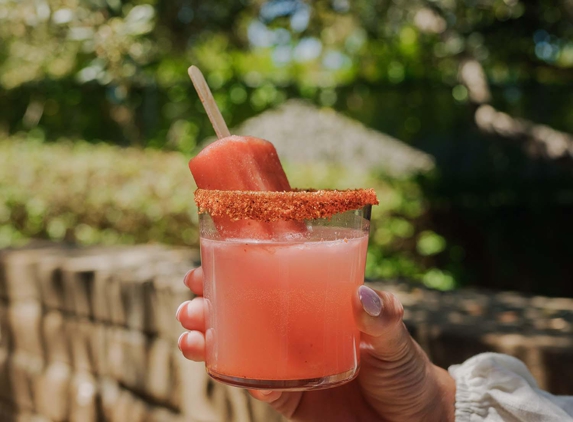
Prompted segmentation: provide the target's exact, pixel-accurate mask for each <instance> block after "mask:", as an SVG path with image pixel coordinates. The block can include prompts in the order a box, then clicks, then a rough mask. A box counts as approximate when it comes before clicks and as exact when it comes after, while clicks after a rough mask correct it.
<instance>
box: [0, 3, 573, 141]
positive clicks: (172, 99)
mask: <svg viewBox="0 0 573 422" xmlns="http://www.w3.org/2000/svg"><path fill="white" fill-rule="evenodd" d="M572 13H573V12H572V10H571V5H570V4H569V3H568V2H557V3H555V2H549V1H536V2H523V1H519V0H482V1H480V2H476V1H474V0H464V1H459V2H453V1H449V0H436V1H432V2H426V1H424V0H412V1H402V0H400V1H398V0H396V1H388V0H356V1H352V2H351V1H348V0H317V1H314V2H312V3H306V2H303V1H301V0H270V1H262V0H251V1H247V0H242V1H238V0H236V1H233V0H220V1H216V2H213V1H205V0H198V1H193V2H191V1H189V0H173V1H170V2H168V3H166V2H159V1H157V0H89V1H88V0H5V1H2V2H0V108H2V110H5V111H6V112H4V113H2V115H1V116H0V132H1V131H4V132H8V133H15V132H17V131H19V130H22V129H24V130H29V129H32V128H37V129H38V130H39V131H41V132H42V133H43V134H44V136H45V137H46V138H47V139H57V138H59V137H61V136H68V137H71V138H79V139H85V140H88V141H90V142H91V141H95V140H104V141H111V142H114V143H119V144H122V145H147V146H153V147H166V148H169V149H176V150H181V151H185V152H188V151H189V150H190V149H191V148H193V146H194V145H195V144H196V143H197V140H201V139H202V138H203V137H204V136H206V135H208V134H211V131H210V129H209V125H208V123H207V120H206V116H205V114H204V113H203V111H202V109H201V105H200V102H199V100H198V99H197V96H196V95H195V93H194V92H193V91H192V87H191V84H190V83H189V79H188V77H187V73H186V69H187V67H188V66H189V65H190V64H191V63H193V64H196V65H198V66H200V68H201V69H202V70H203V71H204V73H205V74H206V76H207V80H208V82H209V84H210V85H211V87H212V88H213V90H214V91H215V93H216V98H217V101H218V103H219V105H220V107H221V109H222V111H223V114H224V116H225V118H226V119H227V120H228V122H229V123H230V125H231V126H233V125H235V124H236V123H238V122H241V121H243V120H244V119H245V118H247V117H249V116H252V115H253V114H256V113H258V112H260V111H261V110H264V109H266V108H268V107H271V106H273V105H275V104H278V103H280V102H282V101H283V100H284V99H285V98H289V97H304V98H308V99H310V100H312V101H313V102H315V103H317V104H321V105H324V106H333V107H335V108H337V109H338V110H341V111H343V112H346V113H348V114H350V115H352V116H354V117H357V118H359V119H360V120H361V121H363V122H365V123H367V124H368V125H370V126H375V127H381V128H384V129H385V131H390V132H391V134H393V135H396V136H399V137H400V139H404V140H406V141H411V140H414V141H416V142H418V141H417V140H416V138H417V137H419V136H420V135H422V134H424V133H428V132H429V133H436V130H435V129H434V125H435V124H437V125H440V122H441V121H442V122H443V123H446V122H448V121H450V120H451V119H450V116H452V115H455V114H456V113H458V114H459V111H456V110H455V107H456V106H457V107H464V105H465V104H467V101H468V99H467V97H468V93H467V90H466V89H465V88H464V87H463V86H462V85H459V81H458V78H457V71H458V65H459V63H460V62H461V61H463V60H465V59H467V58H475V59H477V60H479V61H480V62H482V64H483V66H484V67H485V70H486V72H487V75H488V78H489V80H490V81H491V83H492V84H493V86H494V87H502V88H503V89H502V90H501V92H500V94H501V95H499V96H498V97H497V99H496V101H497V102H499V103H500V104H498V105H499V106H502V109H506V110H507V111H509V112H511V113H513V114H514V115H517V116H523V117H530V118H531V117H533V118H535V117H537V115H536V112H537V111H538V110H536V109H535V107H533V108H531V107H527V104H526V103H525V102H524V101H522V100H521V99H522V97H523V95H524V92H525V91H524V90H527V89H529V88H528V86H531V85H537V84H555V85H563V84H567V83H570V82H571V80H572V73H571V72H570V69H571V68H572V67H573V25H572V24H571V20H570V18H571V15H572ZM412 85H413V86H416V87H418V89H412ZM396 86H399V87H400V90H399V92H400V95H399V96H400V97H402V98H403V99H404V100H406V102H407V104H406V108H403V109H399V110H400V111H399V113H400V118H399V119H398V120H396V119H389V118H387V117H385V116H384V115H383V114H381V113H380V111H379V108H377V107H376V106H379V105H380V103H381V102H382V103H385V104H387V105H394V104H395V102H396V101H395V100H393V99H392V94H391V93H392V91H393V90H394V91H395V89H394V87H396ZM408 86H409V87H410V88H408ZM432 87H433V91H432V90H430V91H429V92H428V94H429V96H426V95H424V91H427V90H428V88H432ZM437 87H439V89H436V88H437ZM420 89H422V90H421V91H420ZM404 90H406V92H407V91H408V90H410V91H411V93H406V92H405V91H404ZM387 93H388V94H389V95H387ZM436 93H437V94H436ZM436 95H437V96H438V97H440V96H444V95H445V98H443V99H440V98H436ZM380 99H382V101H381V100H380ZM391 100H392V101H391ZM444 107H445V108H444ZM432 109H438V110H442V113H441V116H437V117H434V118H433V120H432V121H424V115H426V114H427V113H428V112H429V111H430V110H432ZM544 117H545V118H546V119H547V121H546V123H548V124H551V125H553V126H555V127H557V128H559V127H561V129H564V130H570V131H573V119H571V118H570V117H571V115H570V111H569V109H565V108H563V109H562V110H560V111H559V112H557V113H556V112H555V111H552V112H551V113H550V114H549V113H546V115H545V116H544ZM381 121H382V122H383V124H381ZM443 123H442V125H443ZM450 126H451V125H450Z"/></svg>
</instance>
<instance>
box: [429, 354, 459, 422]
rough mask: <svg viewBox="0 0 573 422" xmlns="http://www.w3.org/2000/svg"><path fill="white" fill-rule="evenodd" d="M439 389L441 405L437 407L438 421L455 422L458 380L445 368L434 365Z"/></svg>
mask: <svg viewBox="0 0 573 422" xmlns="http://www.w3.org/2000/svg"><path fill="white" fill-rule="evenodd" d="M433 367H434V373H435V376H436V381H437V384H438V391H439V402H440V403H441V405H440V406H437V407H436V419H432V420H436V421H443V422H454V421H455V410H456V406H455V405H456V382H455V381H454V379H453V378H452V377H451V375H450V374H449V373H448V371H446V370H445V369H443V368H440V367H438V366H435V365H433Z"/></svg>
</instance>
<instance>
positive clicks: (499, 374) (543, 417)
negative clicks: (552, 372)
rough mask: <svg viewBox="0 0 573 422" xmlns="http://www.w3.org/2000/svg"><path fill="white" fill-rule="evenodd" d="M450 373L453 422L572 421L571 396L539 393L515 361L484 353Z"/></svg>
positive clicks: (531, 377)
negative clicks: (454, 410)
mask: <svg viewBox="0 0 573 422" xmlns="http://www.w3.org/2000/svg"><path fill="white" fill-rule="evenodd" d="M449 372H450V375H451V376H452V377H453V378H454V380H455V381H456V422H538V421H539V422H573V397H569V396H554V395H552V394H549V393H547V392H545V391H543V390H540V389H539V387H538V386H537V383H536V382H535V379H534V378H533V376H532V375H531V373H530V372H529V371H528V370H527V367H526V366H525V365H524V363H523V362H521V361H520V360H518V359H516V358H513V357H511V356H507V355H502V354H497V353H484V354H481V355H477V356H474V357H473V358H471V359H469V360H467V361H465V362H464V363H463V364H461V365H454V366H451V367H450V368H449Z"/></svg>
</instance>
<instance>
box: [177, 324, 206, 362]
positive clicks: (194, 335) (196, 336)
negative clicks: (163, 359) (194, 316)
mask: <svg viewBox="0 0 573 422" xmlns="http://www.w3.org/2000/svg"><path fill="white" fill-rule="evenodd" d="M177 345H178V346H179V350H181V353H183V356H185V358H187V359H189V360H194V361H195V362H203V361H204V360H205V334H204V333H202V332H200V331H188V332H185V333H183V334H181V336H179V340H178V341H177Z"/></svg>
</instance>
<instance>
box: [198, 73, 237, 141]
mask: <svg viewBox="0 0 573 422" xmlns="http://www.w3.org/2000/svg"><path fill="white" fill-rule="evenodd" d="M188 72H189V77H190V78H191V81H192V82H193V86H194V87H195V90H196V91H197V94H199V98H200V99H201V102H202V103H203V107H204V108H205V111H206V112H207V116H209V120H210V121H211V124H212V125H213V129H215V133H216V134H217V138H219V139H220V138H225V137H227V136H231V132H229V128H228V127H227V124H226V123H225V119H223V115H222V114H221V111H219V107H217V103H216V102H215V98H213V94H212V93H211V90H210V89H209V85H207V81H206V80H205V77H204V76H203V74H202V73H201V71H200V70H199V68H198V67H197V66H191V67H190V68H189V70H188Z"/></svg>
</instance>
